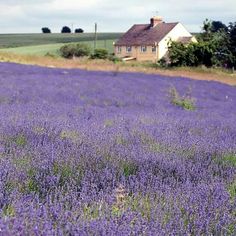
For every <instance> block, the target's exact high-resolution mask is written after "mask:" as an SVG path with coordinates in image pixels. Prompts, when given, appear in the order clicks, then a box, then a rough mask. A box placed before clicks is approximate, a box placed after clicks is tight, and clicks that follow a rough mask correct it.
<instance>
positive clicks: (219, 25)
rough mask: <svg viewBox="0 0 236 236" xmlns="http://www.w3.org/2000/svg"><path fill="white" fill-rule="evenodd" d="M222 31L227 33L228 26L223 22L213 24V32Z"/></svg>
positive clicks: (213, 22)
mask: <svg viewBox="0 0 236 236" xmlns="http://www.w3.org/2000/svg"><path fill="white" fill-rule="evenodd" d="M220 30H223V31H225V32H227V30H228V29H227V26H226V25H225V24H224V23H222V22H221V21H212V23H211V32H213V33H216V32H218V31H220Z"/></svg>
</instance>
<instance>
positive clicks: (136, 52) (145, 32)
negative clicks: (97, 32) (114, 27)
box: [114, 16, 196, 61]
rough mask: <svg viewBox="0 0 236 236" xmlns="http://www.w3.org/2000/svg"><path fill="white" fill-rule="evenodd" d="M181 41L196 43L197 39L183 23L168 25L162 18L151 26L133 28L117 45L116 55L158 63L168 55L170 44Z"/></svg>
mask: <svg viewBox="0 0 236 236" xmlns="http://www.w3.org/2000/svg"><path fill="white" fill-rule="evenodd" d="M170 40H171V41H180V42H183V43H184V44H188V43H190V42H196V38H195V37H194V36H193V35H192V34H191V33H189V32H188V30H187V29H186V28H185V27H184V26H183V25H182V24H181V23H178V22H176V23H166V22H164V21H163V20H162V18H161V17H160V16H156V17H153V18H151V20H150V23H149V24H139V25H134V26H132V27H131V28H130V29H129V30H128V31H127V32H126V33H125V34H124V35H123V36H122V37H121V38H120V39H119V40H118V41H117V42H116V43H115V44H114V46H115V55H116V56H117V57H119V58H123V59H124V60H125V59H134V60H137V61H158V60H160V59H161V58H163V57H164V56H165V55H167V52H168V44H169V42H170Z"/></svg>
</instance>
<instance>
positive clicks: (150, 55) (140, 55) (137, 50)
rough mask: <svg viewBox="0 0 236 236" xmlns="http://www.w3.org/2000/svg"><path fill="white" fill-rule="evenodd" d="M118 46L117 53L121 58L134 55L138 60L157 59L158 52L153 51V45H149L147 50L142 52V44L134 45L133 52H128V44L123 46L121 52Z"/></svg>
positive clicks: (116, 47)
mask: <svg viewBox="0 0 236 236" xmlns="http://www.w3.org/2000/svg"><path fill="white" fill-rule="evenodd" d="M118 48H119V47H118V46H115V54H116V56H117V57H119V58H124V57H134V58H136V60H137V61H153V62H155V61H156V60H157V55H158V49H157V52H152V46H147V51H146V52H141V46H132V52H126V46H122V47H121V53H119V51H118Z"/></svg>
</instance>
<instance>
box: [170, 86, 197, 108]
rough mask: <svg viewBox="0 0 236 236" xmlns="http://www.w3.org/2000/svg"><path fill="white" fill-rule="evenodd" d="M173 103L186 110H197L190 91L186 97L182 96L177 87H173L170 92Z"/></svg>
mask: <svg viewBox="0 0 236 236" xmlns="http://www.w3.org/2000/svg"><path fill="white" fill-rule="evenodd" d="M169 95H170V99H171V103H172V104H174V105H175V106H179V107H182V108H183V109H185V110H190V111H194V110H195V109H196V105H195V99H193V98H192V97H191V91H190V89H189V90H188V91H187V93H186V94H185V95H184V96H180V95H179V93H178V91H177V90H176V88H175V87H172V88H171V89H170V91H169Z"/></svg>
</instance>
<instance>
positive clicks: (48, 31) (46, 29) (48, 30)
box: [42, 27, 51, 34]
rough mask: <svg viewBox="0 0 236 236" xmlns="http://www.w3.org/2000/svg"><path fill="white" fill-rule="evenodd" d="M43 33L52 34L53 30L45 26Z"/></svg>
mask: <svg viewBox="0 0 236 236" xmlns="http://www.w3.org/2000/svg"><path fill="white" fill-rule="evenodd" d="M42 33H44V34H50V33H51V30H50V29H49V28H48V27H43V28H42Z"/></svg>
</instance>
